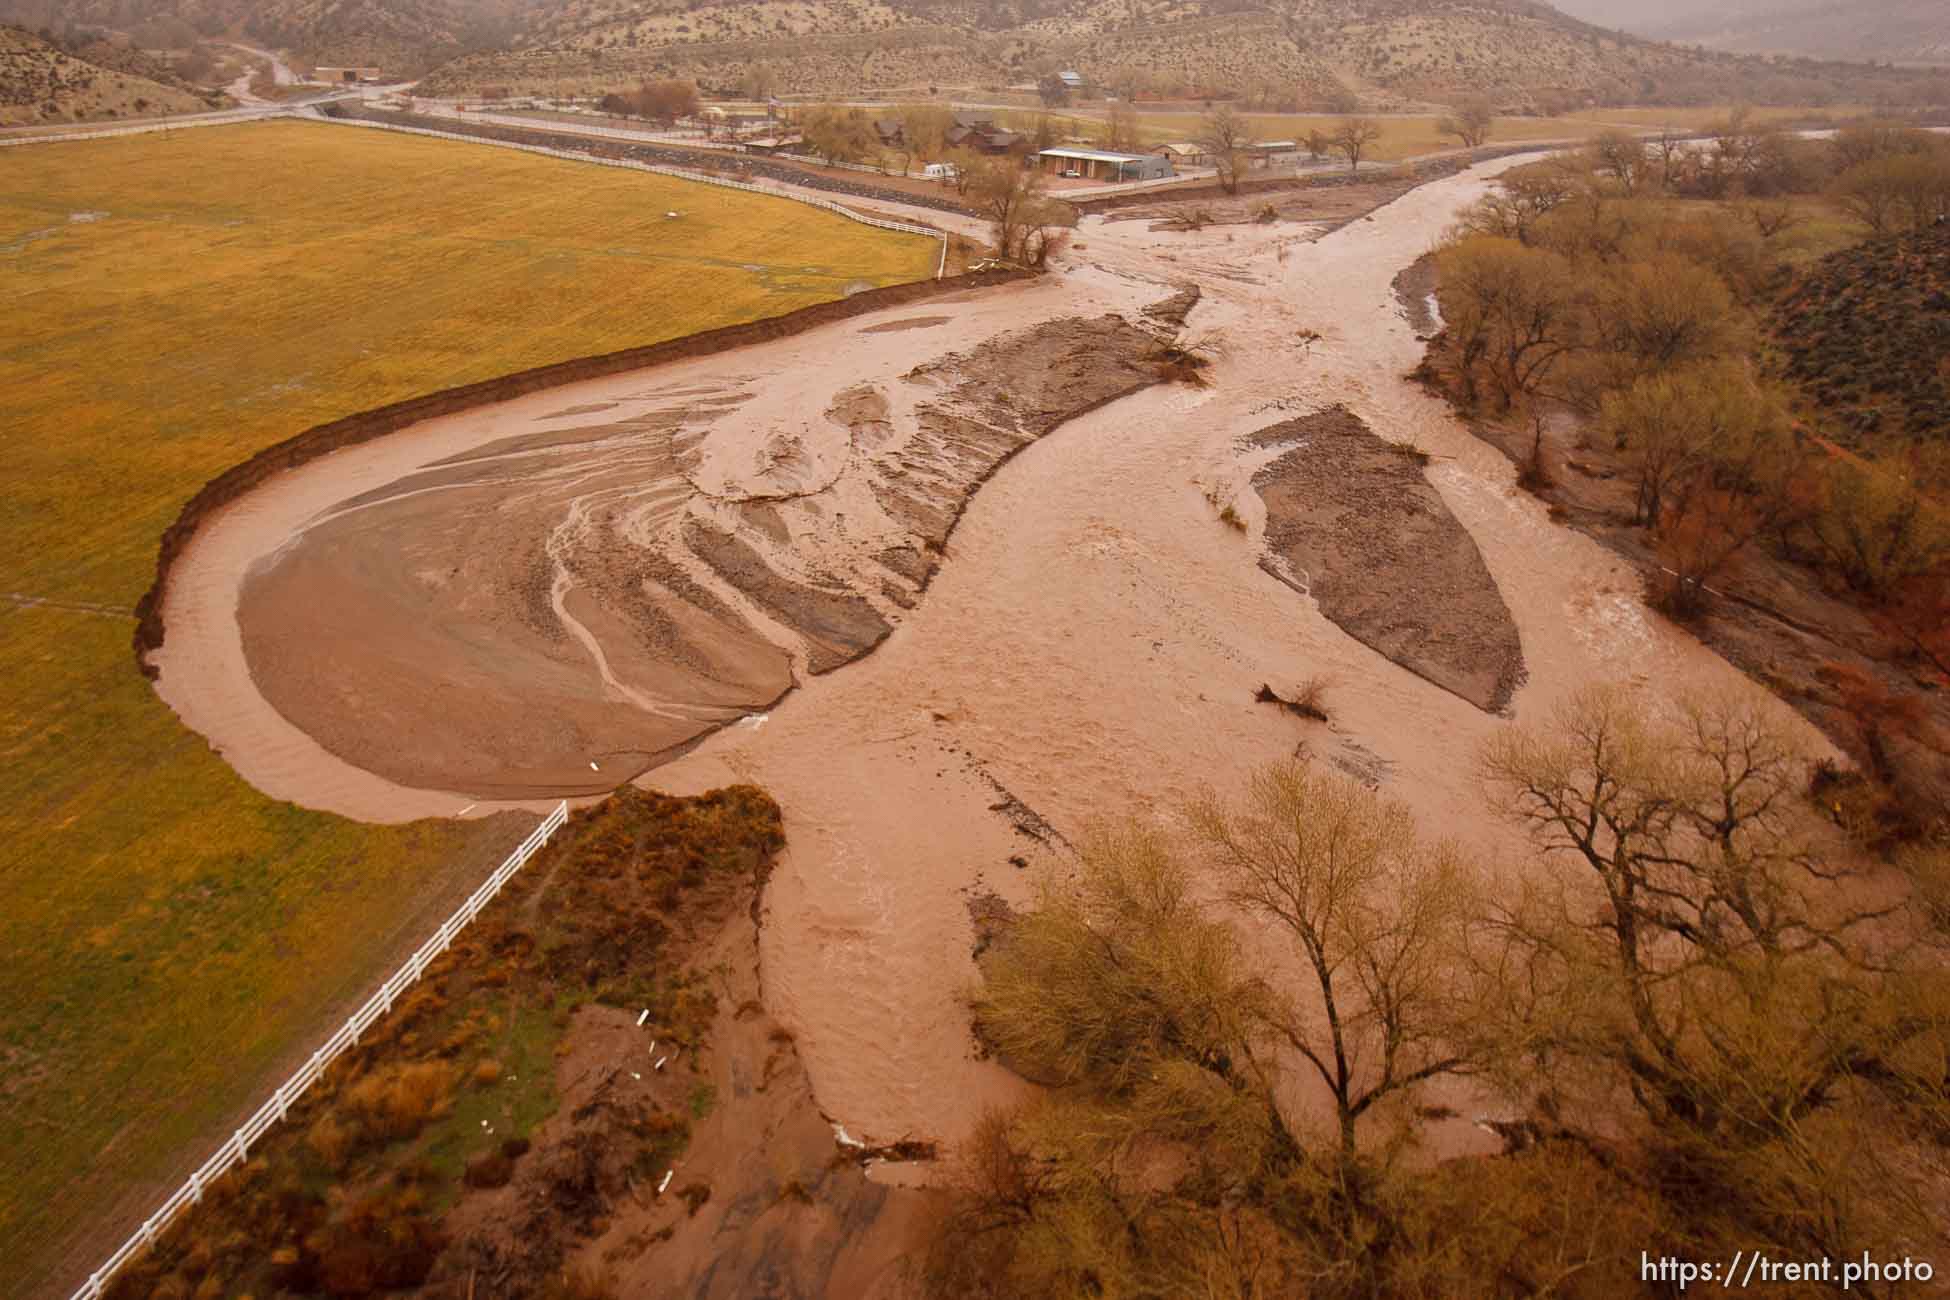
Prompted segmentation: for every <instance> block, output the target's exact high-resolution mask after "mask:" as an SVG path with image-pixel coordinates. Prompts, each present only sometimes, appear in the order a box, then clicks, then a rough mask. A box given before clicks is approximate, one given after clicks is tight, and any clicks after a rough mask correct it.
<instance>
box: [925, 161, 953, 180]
mask: <svg viewBox="0 0 1950 1300" xmlns="http://www.w3.org/2000/svg"><path fill="white" fill-rule="evenodd" d="M955 176H956V172H955V165H954V164H953V163H929V164H928V165H927V166H925V167H923V168H922V169H921V177H922V179H923V180H930V181H952V180H954V179H955Z"/></svg>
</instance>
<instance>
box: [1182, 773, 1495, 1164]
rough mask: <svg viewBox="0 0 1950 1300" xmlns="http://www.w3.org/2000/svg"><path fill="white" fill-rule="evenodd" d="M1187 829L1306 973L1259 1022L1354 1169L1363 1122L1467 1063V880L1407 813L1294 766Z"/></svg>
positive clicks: (1204, 804)
mask: <svg viewBox="0 0 1950 1300" xmlns="http://www.w3.org/2000/svg"><path fill="white" fill-rule="evenodd" d="M1191 820H1192V826H1193V833H1194V838H1195V842H1196V843H1197V844H1198V845H1199V847H1200V848H1202V849H1203V850H1204V851H1205V853H1206V854H1207V855H1209V856H1210V857H1211V858H1212V859H1213V860H1214V861H1215V863H1216V865H1217V866H1218V869H1219V874H1220V878H1221V879H1222V880H1223V881H1224V883H1225V888H1226V894H1227V898H1228V899H1229V900H1230V901H1231V902H1232V903H1234V904H1235V905H1236V906H1238V907H1240V908H1241V909H1243V910H1244V911H1245V913H1246V914H1247V915H1249V916H1253V917H1257V918H1259V919H1260V920H1263V921H1265V922H1267V923H1269V924H1270V925H1271V926H1273V927H1274V929H1275V930H1276V931H1277V932H1278V933H1280V935H1281V936H1282V937H1283V938H1284V939H1286V940H1287V941H1288V942H1290V943H1291V944H1292V945H1293V947H1294V949H1295V953H1296V955H1297V956H1298V957H1299V958H1300V961H1301V963H1302V965H1303V967H1304V969H1305V970H1306V972H1307V974H1308V976H1309V977H1310V980H1309V984H1310V986H1309V988H1308V989H1307V992H1306V993H1305V994H1304V995H1301V996H1299V997H1297V998H1293V999H1290V1000H1289V999H1279V1000H1276V1001H1273V1002H1271V1003H1269V1004H1268V1005H1267V1006H1266V1007H1265V1008H1263V1009H1262V1010H1261V1014H1262V1015H1264V1016H1266V1017H1267V1019H1268V1023H1269V1025H1270V1027H1271V1028H1272V1029H1273V1031H1274V1032H1275V1033H1276V1034H1277V1035H1278V1036H1279V1038H1280V1039H1281V1040H1282V1041H1284V1042H1285V1044H1286V1045H1287V1046H1289V1047H1291V1048H1292V1049H1293V1050H1294V1051H1295V1052H1297V1053H1298V1054H1299V1056H1300V1058H1301V1059H1302V1060H1304V1061H1305V1062H1306V1063H1307V1065H1308V1066H1309V1067H1311V1069H1312V1071H1313V1073H1314V1074H1315V1075H1317V1076H1318V1078H1319V1080H1320V1082H1321V1083H1323V1084H1324V1085H1325V1086H1326V1088H1327V1092H1328V1095H1329V1096H1330V1097H1331V1098H1332V1100H1333V1106H1334V1115H1335V1120H1336V1126H1337V1128H1338V1132H1339V1141H1340V1147H1341V1158H1342V1160H1344V1161H1347V1162H1353V1161H1354V1160H1355V1159H1356V1158H1357V1154H1358V1150H1359V1144H1358V1141H1357V1134H1356V1126H1357V1124H1358V1122H1359V1121H1360V1120H1361V1119H1362V1117H1363V1116H1365V1115H1367V1114H1369V1113H1370V1112H1371V1111H1372V1110H1373V1109H1374V1108H1375V1107H1376V1106H1377V1105H1379V1104H1381V1103H1384V1102H1389V1101H1392V1100H1397V1099H1399V1097H1400V1096H1401V1095H1403V1094H1408V1093H1412V1092H1413V1091H1414V1090H1415V1089H1417V1088H1418V1087H1419V1086H1420V1085H1421V1084H1423V1083H1426V1082H1427V1081H1428V1080H1430V1079H1433V1078H1436V1077H1438V1076H1440V1075H1444V1074H1452V1073H1457V1072H1460V1071H1462V1070H1463V1069H1465V1068H1466V1066H1467V1060H1466V1058H1465V1057H1464V1056H1463V1055H1462V1054H1461V1053H1460V1052H1458V1051H1457V1050H1456V1049H1455V1047H1454V1046H1453V1043H1454V1035H1453V1032H1452V1030H1453V1022H1454V1007H1455V1002H1454V1000H1453V998H1452V996H1451V990H1452V989H1453V988H1454V987H1455V981H1456V959H1457V956H1458V954H1459V952H1460V944H1461V939H1462V922H1463V919H1464V918H1465V917H1466V916H1468V915H1469V914H1470V912H1471V911H1472V909H1473V901H1472V888H1471V885H1470V882H1469V876H1468V873H1467V872H1466V871H1465V869H1464V868H1463V866H1462V863H1461V860H1460V858H1459V856H1458V855H1457V853H1456V850H1455V849H1454V847H1453V846H1451V845H1448V844H1435V845H1430V844H1425V843H1423V842H1422V840H1421V839H1420V837H1419V836H1418V835H1417V833H1416V829H1415V823H1414V819H1413V817H1412V816H1411V814H1410V813H1409V810H1408V808H1407V806H1406V805H1404V804H1401V803H1398V802H1396V801H1394V800H1390V799H1384V798H1382V797H1381V796H1380V795H1378V794H1376V793H1375V792H1374V791H1372V790H1369V789H1367V788H1366V787H1364V786H1362V785H1360V784H1358V783H1356V782H1354V781H1350V780H1348V779H1347V778H1345V777H1341V776H1335V775H1332V774H1329V773H1326V772H1322V771H1319V770H1317V769H1315V768H1312V767H1310V766H1308V765H1307V764H1305V763H1301V762H1297V761H1289V762H1285V763H1281V764H1277V765H1275V766H1273V767H1270V768H1267V769H1265V770H1263V771H1261V772H1260V773H1258V774H1257V775H1255V776H1254V777H1253V780H1252V784H1251V786H1250V787H1249V791H1248V794H1247V797H1246V799H1245V800H1244V801H1243V802H1242V803H1241V804H1240V805H1238V806H1232V805H1229V804H1226V803H1224V802H1221V801H1220V800H1218V799H1216V798H1211V797H1208V798H1206V799H1204V800H1203V801H1201V802H1200V803H1199V804H1197V805H1196V806H1195V807H1194V808H1193V810H1192V817H1191Z"/></svg>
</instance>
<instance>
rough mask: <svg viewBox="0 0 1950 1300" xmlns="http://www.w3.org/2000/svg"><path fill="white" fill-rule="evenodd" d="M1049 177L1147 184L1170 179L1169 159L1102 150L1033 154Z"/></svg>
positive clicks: (1147, 154) (1057, 149)
mask: <svg viewBox="0 0 1950 1300" xmlns="http://www.w3.org/2000/svg"><path fill="white" fill-rule="evenodd" d="M1036 160H1037V162H1038V164H1039V165H1040V166H1041V167H1042V169H1043V170H1044V171H1045V172H1047V173H1048V174H1049V175H1051V176H1062V175H1065V174H1067V173H1069V172H1075V173H1076V174H1077V175H1078V176H1081V177H1083V178H1084V179H1085V180H1092V181H1151V180H1160V179H1163V178H1164V177H1167V176H1171V175H1173V174H1174V173H1173V172H1172V170H1171V159H1169V158H1167V157H1165V156H1164V155H1163V154H1156V153H1111V152H1109V151H1108V150H1104V149H1078V148H1072V147H1070V146H1067V145H1065V146H1062V147H1060V148H1056V149H1045V150H1043V151H1042V152H1041V153H1039V154H1037V155H1036Z"/></svg>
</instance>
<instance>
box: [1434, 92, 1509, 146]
mask: <svg viewBox="0 0 1950 1300" xmlns="http://www.w3.org/2000/svg"><path fill="white" fill-rule="evenodd" d="M1495 121H1496V109H1495V108H1494V107H1492V106H1491V104H1490V101H1489V99H1488V97H1487V96H1484V95H1470V96H1468V97H1466V98H1464V99H1463V100H1461V101H1460V102H1458V103H1457V105H1456V111H1455V113H1454V114H1453V115H1451V116H1448V117H1442V118H1438V119H1436V124H1435V129H1436V131H1437V132H1438V133H1439V134H1442V135H1453V136H1455V137H1456V138H1457V139H1458V140H1460V141H1462V143H1463V147H1464V148H1468V149H1474V148H1476V147H1477V146H1479V145H1481V144H1482V143H1483V142H1484V141H1485V140H1488V139H1489V138H1490V127H1491V126H1492V125H1493V124H1494V123H1495Z"/></svg>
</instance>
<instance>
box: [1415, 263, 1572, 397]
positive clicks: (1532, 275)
mask: <svg viewBox="0 0 1950 1300" xmlns="http://www.w3.org/2000/svg"><path fill="white" fill-rule="evenodd" d="M1436 266H1437V270H1438V272H1439V275H1440V281H1439V284H1438V287H1437V290H1436V298H1437V301H1438V303H1439V304H1440V305H1441V307H1442V319H1443V320H1444V321H1445V322H1446V323H1447V325H1448V329H1449V333H1450V335H1451V337H1452V338H1453V339H1454V340H1455V346H1456V349H1457V364H1458V368H1459V377H1460V379H1461V380H1462V384H1463V395H1464V397H1465V399H1466V400H1467V401H1470V402H1472V403H1473V402H1475V401H1476V400H1477V399H1478V397H1479V395H1480V384H1481V381H1482V379H1483V378H1485V377H1487V379H1488V381H1489V383H1490V385H1491V386H1492V387H1493V389H1494V390H1495V392H1496V395H1497V397H1498V399H1499V401H1500V406H1501V409H1503V410H1506V411H1507V410H1510V409H1512V408H1513V407H1514V406H1516V405H1517V404H1519V403H1521V402H1523V401H1525V400H1527V399H1528V398H1530V397H1532V396H1534V395H1535V394H1536V393H1537V392H1538V390H1539V389H1540V388H1542V386H1543V385H1544V383H1545V381H1546V380H1547V379H1548V378H1549V377H1550V374H1551V372H1552V370H1553V368H1554V367H1556V366H1557V365H1558V363H1559V362H1561V361H1562V360H1563V359H1564V358H1565V357H1566V356H1568V355H1569V354H1570V353H1572V352H1573V351H1574V350H1575V349H1576V348H1578V347H1579V346H1580V345H1581V342H1582V332H1581V330H1582V325H1581V313H1580V307H1581V303H1582V301H1583V299H1582V296H1581V295H1582V292H1583V291H1582V288H1581V286H1580V284H1579V281H1578V279H1577V277H1576V275H1575V274H1574V273H1573V269H1572V266H1571V263H1570V262H1569V261H1568V260H1567V259H1566V258H1564V257H1563V256H1562V255H1561V254H1558V253H1556V252H1552V251H1551V250H1549V249H1543V248H1528V247H1525V246H1524V245H1523V244H1520V243H1518V242H1516V241H1515V240H1510V239H1499V238H1495V237H1492V236H1487V235H1476V236H1471V237H1469V238H1466V239H1463V240H1461V241H1460V242H1458V243H1455V244H1452V245H1450V246H1449V247H1447V248H1445V249H1443V250H1442V251H1441V252H1440V253H1438V254H1437V257H1436Z"/></svg>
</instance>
